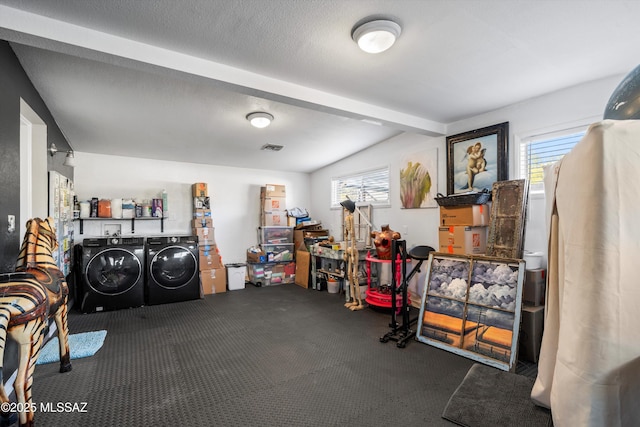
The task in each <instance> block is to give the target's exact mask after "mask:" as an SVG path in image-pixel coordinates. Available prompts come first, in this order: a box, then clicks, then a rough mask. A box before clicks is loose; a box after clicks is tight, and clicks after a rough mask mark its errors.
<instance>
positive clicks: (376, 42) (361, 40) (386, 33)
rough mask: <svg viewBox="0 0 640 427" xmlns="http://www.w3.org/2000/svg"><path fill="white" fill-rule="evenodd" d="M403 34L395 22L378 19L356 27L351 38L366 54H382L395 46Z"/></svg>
mask: <svg viewBox="0 0 640 427" xmlns="http://www.w3.org/2000/svg"><path fill="white" fill-rule="evenodd" d="M401 32H402V28H400V25H398V24H396V23H395V22H393V21H390V20H388V19H377V20H375V21H369V22H365V23H364V24H360V25H357V26H356V27H354V29H353V31H352V32H351V37H352V38H353V41H355V42H356V43H358V46H360V49H362V50H364V51H365V52H367V53H380V52H384V51H385V50H387V49H389V48H390V47H391V46H393V44H394V43H395V42H396V39H397V38H398V37H400V33H401Z"/></svg>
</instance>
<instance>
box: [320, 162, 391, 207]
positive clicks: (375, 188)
mask: <svg viewBox="0 0 640 427" xmlns="http://www.w3.org/2000/svg"><path fill="white" fill-rule="evenodd" d="M347 196H348V197H349V198H350V199H351V200H353V201H354V202H358V203H367V204H371V205H388V204H389V168H388V167H386V168H382V169H375V170H370V171H367V172H363V173H359V174H355V175H349V176H343V177H340V178H334V179H332V180H331V207H339V206H340V202H342V201H343V200H346V198H347Z"/></svg>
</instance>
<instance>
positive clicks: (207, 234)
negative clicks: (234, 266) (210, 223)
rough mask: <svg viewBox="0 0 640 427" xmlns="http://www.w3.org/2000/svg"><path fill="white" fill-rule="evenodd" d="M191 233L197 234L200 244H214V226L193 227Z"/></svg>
mask: <svg viewBox="0 0 640 427" xmlns="http://www.w3.org/2000/svg"><path fill="white" fill-rule="evenodd" d="M193 235H194V236H198V243H200V244H201V245H215V244H216V238H215V228H214V227H201V228H194V229H193Z"/></svg>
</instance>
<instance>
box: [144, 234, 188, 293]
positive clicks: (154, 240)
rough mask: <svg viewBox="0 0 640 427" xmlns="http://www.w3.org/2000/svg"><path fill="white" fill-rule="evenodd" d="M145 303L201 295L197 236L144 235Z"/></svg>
mask: <svg viewBox="0 0 640 427" xmlns="http://www.w3.org/2000/svg"><path fill="white" fill-rule="evenodd" d="M146 247H147V250H146V251H147V281H146V283H147V285H146V290H147V304H149V305H155V304H165V303H170V302H178V301H187V300H193V299H199V298H200V274H199V268H198V267H199V265H198V255H199V254H198V237H197V236H172V237H149V238H147V243H146Z"/></svg>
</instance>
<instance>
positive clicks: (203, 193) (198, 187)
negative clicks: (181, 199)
mask: <svg viewBox="0 0 640 427" xmlns="http://www.w3.org/2000/svg"><path fill="white" fill-rule="evenodd" d="M191 190H192V194H193V197H207V196H208V195H209V192H208V191H207V184H206V183H205V182H196V183H195V184H193V185H192V186H191Z"/></svg>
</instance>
